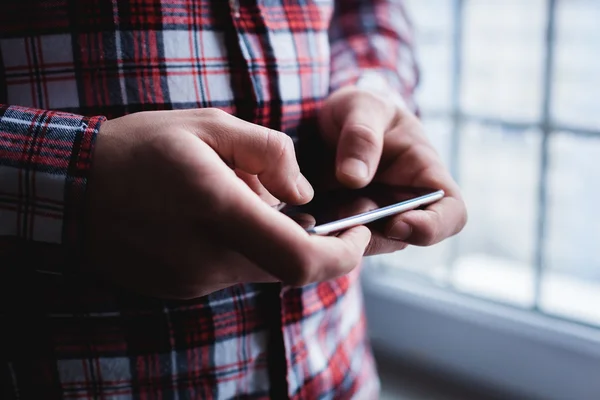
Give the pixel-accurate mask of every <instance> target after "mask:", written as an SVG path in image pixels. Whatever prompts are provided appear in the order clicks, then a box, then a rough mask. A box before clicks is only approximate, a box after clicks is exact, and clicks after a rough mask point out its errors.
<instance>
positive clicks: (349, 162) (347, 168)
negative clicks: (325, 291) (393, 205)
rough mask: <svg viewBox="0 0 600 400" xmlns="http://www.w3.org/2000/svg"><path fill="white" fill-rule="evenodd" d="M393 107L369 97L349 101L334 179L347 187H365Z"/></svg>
mask: <svg viewBox="0 0 600 400" xmlns="http://www.w3.org/2000/svg"><path fill="white" fill-rule="evenodd" d="M393 118H394V112H393V108H392V107H390V106H389V105H386V104H384V103H382V101H381V100H379V98H377V97H375V96H370V95H363V96H358V97H357V98H356V99H355V100H353V101H352V103H351V106H350V108H349V112H348V114H347V116H346V117H345V118H344V120H343V124H342V128H341V131H340V136H339V139H338V145H337V154H336V176H337V178H338V180H340V182H342V183H344V184H345V185H346V186H348V187H352V188H360V187H363V186H365V185H367V184H368V183H369V182H370V181H371V180H372V179H373V176H374V175H375V172H376V171H377V167H378V165H379V160H380V159H381V152H382V149H383V139H384V135H385V132H386V130H387V128H388V127H389V126H390V124H391V122H392V119H393Z"/></svg>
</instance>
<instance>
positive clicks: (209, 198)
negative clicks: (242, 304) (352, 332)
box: [86, 109, 370, 298]
mask: <svg viewBox="0 0 600 400" xmlns="http://www.w3.org/2000/svg"><path fill="white" fill-rule="evenodd" d="M234 171H236V172H234ZM240 178H242V179H243V180H242V179H240ZM252 186H254V187H255V188H259V189H260V190H261V191H262V192H260V193H256V192H255V191H253V190H252V189H251V187H252ZM263 188H264V189H266V191H268V192H265V190H264V189H263ZM312 195H313V191H312V187H311V186H310V184H309V183H308V182H307V181H306V179H305V178H304V177H303V176H302V175H301V174H300V171H299V167H298V164H297V162H296V158H295V154H294V149H293V144H292V141H291V140H290V138H289V137H287V136H286V135H284V134H283V133H280V132H275V131H272V130H269V129H267V128H264V127H260V126H257V125H253V124H250V123H247V122H244V121H242V120H240V119H237V118H235V117H233V116H231V115H229V114H226V113H225V112H223V111H219V110H216V109H201V110H187V111H157V112H144V113H137V114H132V115H129V116H125V117H122V118H118V119H115V120H111V121H107V122H105V123H104V124H103V125H102V127H101V129H100V132H99V134H98V138H97V143H96V148H95V154H94V164H93V167H92V171H91V177H90V181H89V186H88V203H87V220H86V255H87V257H86V258H87V260H88V263H87V264H88V268H90V269H91V270H92V271H94V272H96V273H98V274H100V275H102V276H103V277H105V278H108V279H110V280H112V281H114V282H116V283H118V284H121V285H123V286H126V287H129V288H133V289H136V290H138V291H141V292H143V293H147V294H150V295H155V296H160V297H169V298H192V297H197V296H201V295H205V294H208V293H210V292H212V291H215V290H218V289H221V288H223V287H227V286H230V285H233V284H236V283H240V282H261V281H262V282H264V281H282V282H284V283H286V284H292V285H303V284H307V283H310V282H314V281H321V280H326V279H330V278H333V277H336V276H339V275H342V274H345V273H347V272H349V271H350V270H351V269H353V268H354V267H355V266H356V265H358V264H359V262H360V258H361V257H362V255H363V253H364V251H365V247H366V246H367V244H368V242H369V238H370V234H369V231H368V229H366V228H364V227H358V228H356V229H352V230H350V231H348V232H346V233H344V234H343V235H340V236H338V237H316V236H309V235H308V234H307V233H306V232H305V231H304V230H303V229H302V228H301V227H300V226H298V225H297V224H296V223H295V222H293V221H292V220H291V219H289V218H288V217H286V216H284V215H282V214H281V213H280V212H278V211H276V210H274V209H273V208H272V207H270V206H269V205H268V204H267V202H266V201H265V200H266V199H273V197H272V196H275V197H276V198H277V199H280V200H282V201H285V202H288V203H305V202H308V201H310V199H311V198H312Z"/></svg>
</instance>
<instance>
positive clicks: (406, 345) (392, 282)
mask: <svg viewBox="0 0 600 400" xmlns="http://www.w3.org/2000/svg"><path fill="white" fill-rule="evenodd" d="M482 268H483V267H482ZM496 283H498V281H497V280H496ZM363 287H364V292H365V305H366V309H367V318H368V321H369V330H370V334H371V338H372V340H373V342H374V343H375V344H376V345H377V346H378V347H380V348H385V349H387V350H389V352H390V353H394V354H397V355H398V356H400V357H403V358H405V359H409V360H414V361H416V362H418V363H420V364H424V365H426V366H430V367H432V368H435V369H439V370H442V371H444V372H448V373H451V374H455V375H457V376H460V377H461V378H465V379H468V380H472V381H473V382H476V383H478V384H481V385H486V386H489V387H493V388H497V389H499V390H501V391H504V392H509V393H514V394H515V396H525V397H532V398H543V399H557V400H563V399H577V400H587V399H590V400H597V399H600V379H598V378H599V377H600V330H598V329H594V328H591V327H587V326H583V325H578V324H575V323H570V322H566V321H561V320H558V319H554V318H551V317H548V316H545V315H541V314H536V313H532V312H530V311H527V310H519V309H516V308H513V307H508V306H503V305H500V304H494V303H491V302H487V301H483V300H479V299H476V298H471V297H467V296H463V295H460V294H458V293H456V292H452V291H449V290H445V289H443V288H439V287H435V286H433V285H429V284H424V283H418V282H414V281H412V280H411V279H409V277H408V276H403V274H400V273H398V274H390V273H383V272H382V270H381V269H379V268H369V267H368V266H367V268H365V271H364V273H363ZM596 304H598V303H596ZM599 307H600V304H599Z"/></svg>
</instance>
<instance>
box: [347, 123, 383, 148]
mask: <svg viewBox="0 0 600 400" xmlns="http://www.w3.org/2000/svg"><path fill="white" fill-rule="evenodd" d="M349 129H350V130H351V132H353V135H352V140H353V142H354V144H355V145H356V146H357V147H359V148H360V149H364V148H365V147H369V148H375V147H378V146H379V142H380V141H381V139H380V135H378V134H377V133H376V132H375V131H374V130H373V128H371V127H370V126H367V125H364V124H354V125H352V126H350V127H349Z"/></svg>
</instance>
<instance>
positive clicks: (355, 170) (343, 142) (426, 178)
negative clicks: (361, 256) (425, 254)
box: [319, 88, 467, 254]
mask: <svg viewBox="0 0 600 400" xmlns="http://www.w3.org/2000/svg"><path fill="white" fill-rule="evenodd" d="M319 124H320V128H321V131H322V134H323V137H324V139H325V141H326V142H328V143H329V144H330V145H331V146H332V147H333V148H335V175H336V178H337V180H338V181H339V182H341V183H342V184H344V185H345V186H348V187H351V188H360V187H364V186H365V185H367V184H368V183H369V182H371V181H372V180H374V181H378V182H382V183H386V184H391V185H406V186H420V187H430V188H434V189H443V190H444V191H445V192H446V196H445V197H444V199H442V200H441V201H439V202H437V203H435V204H433V205H430V206H428V207H427V208H426V209H425V210H414V211H409V212H406V213H403V214H400V215H397V216H395V217H394V218H392V219H391V220H390V221H389V222H388V223H387V224H386V226H384V227H383V229H382V232H380V233H373V239H372V242H371V244H370V246H369V251H368V254H378V253H385V252H392V251H395V250H399V249H402V248H404V247H406V245H407V244H414V245H418V246H428V245H432V244H435V243H438V242H440V241H442V240H444V239H446V238H448V237H450V236H452V235H454V234H456V233H458V232H459V231H460V230H461V229H462V228H463V227H464V225H465V223H466V221H467V212H466V208H465V204H464V202H463V200H462V197H461V195H460V191H459V188H458V186H457V184H456V183H455V182H454V180H453V179H452V177H451V176H450V173H449V172H448V170H447V169H446V168H445V167H444V165H443V164H442V162H441V160H440V157H439V156H438V154H437V153H436V151H435V150H434V149H433V147H432V146H431V144H430V143H429V141H428V140H427V138H426V136H425V134H424V132H423V127H422V125H421V122H420V121H419V120H418V119H417V118H416V117H415V116H414V115H413V114H412V113H411V112H409V111H408V110H404V109H401V108H400V107H398V106H396V105H394V104H393V103H392V102H391V101H387V100H386V99H385V98H384V97H383V96H380V95H377V94H374V93H371V92H367V91H364V90H361V89H357V88H343V89H340V90H338V91H337V92H335V93H333V94H332V95H331V96H330V97H329V98H328V99H327V100H326V101H325V104H324V106H323V108H322V109H321V112H320V114H319Z"/></svg>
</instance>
